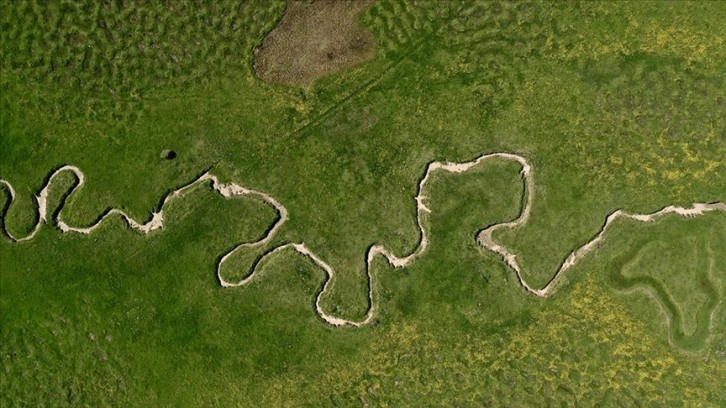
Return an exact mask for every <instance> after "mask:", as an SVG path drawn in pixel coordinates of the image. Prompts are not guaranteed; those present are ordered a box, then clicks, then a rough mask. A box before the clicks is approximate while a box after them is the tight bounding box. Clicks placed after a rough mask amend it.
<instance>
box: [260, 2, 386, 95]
mask: <svg viewBox="0 0 726 408" xmlns="http://www.w3.org/2000/svg"><path fill="white" fill-rule="evenodd" d="M372 3H373V1H372V0H317V1H315V2H313V3H311V4H307V3H306V2H302V1H291V2H290V3H288V5H287V9H286V10H285V15H284V16H283V17H282V20H280V22H279V24H278V25H277V27H275V29H273V30H272V31H270V33H269V34H268V35H267V36H266V37H265V39H264V40H263V41H262V45H261V46H260V48H258V49H257V50H255V63H254V67H255V72H256V73H257V75H258V76H259V77H260V78H262V79H263V80H265V81H270V82H277V83H281V84H285V85H293V86H297V87H300V88H306V89H307V88H309V87H310V85H312V83H313V82H314V81H315V80H316V79H318V78H321V77H323V76H326V75H330V74H333V73H335V72H337V71H340V70H342V69H344V68H347V67H350V66H353V65H355V64H358V63H360V62H362V61H365V60H367V59H369V58H370V57H372V56H373V49H374V43H375V38H374V37H373V34H372V33H371V32H370V31H369V30H368V29H367V28H364V27H362V26H361V25H360V24H359V15H360V13H361V12H362V11H363V10H364V9H365V8H366V7H368V6H370V5H371V4H372Z"/></svg>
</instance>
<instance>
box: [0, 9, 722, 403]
mask: <svg viewBox="0 0 726 408" xmlns="http://www.w3.org/2000/svg"><path fill="white" fill-rule="evenodd" d="M285 8H286V6H285V3H284V2H281V1H279V2H278V1H249V2H245V1H242V2H240V1H217V2H198V1H171V2H163V1H138V2H135V1H121V0H114V1H99V2H90V3H89V2H73V1H67V0H60V1H54V2H41V1H37V2H36V1H2V2H0V69H1V75H0V92H1V94H0V177H1V178H2V179H5V180H8V181H10V182H11V183H13V186H14V187H15V190H16V192H17V200H16V202H15V203H13V205H12V206H9V208H8V205H7V203H8V201H7V200H5V199H3V200H4V201H3V206H2V210H3V217H2V220H3V223H4V226H5V227H6V228H7V229H8V230H9V231H12V233H13V234H16V235H23V233H24V232H29V230H30V229H31V228H32V226H33V225H34V224H35V214H36V212H35V208H34V205H35V204H34V203H35V201H34V200H33V198H32V196H33V194H36V193H38V190H39V189H40V188H41V187H42V186H43V185H44V181H45V180H46V178H47V177H48V175H49V174H50V172H51V171H52V170H53V169H56V168H58V167H59V166H60V165H62V164H66V163H68V164H72V165H75V166H78V167H79V168H81V169H82V170H83V171H84V173H85V174H86V184H85V185H84V187H83V188H82V189H81V190H79V191H78V192H77V193H76V194H74V195H72V196H71V197H70V198H69V200H68V202H67V203H66V207H65V208H64V212H63V214H64V220H65V221H66V222H67V223H68V224H71V225H81V226H82V225H88V224H91V223H92V222H93V221H94V220H96V219H97V217H98V216H99V214H101V213H103V212H104V211H105V210H106V209H107V208H109V207H118V208H121V209H123V210H125V211H126V212H127V213H128V214H129V215H131V216H132V217H133V218H135V219H138V220H146V219H148V217H149V212H150V211H152V210H153V209H155V208H157V206H158V205H159V198H160V197H162V196H163V195H164V194H165V192H167V191H169V190H170V189H172V188H175V187H177V186H180V185H182V184H183V183H185V182H188V181H189V180H192V179H194V177H196V176H197V175H199V174H200V173H201V172H203V171H205V170H206V169H212V170H213V172H214V174H217V175H219V176H220V178H221V179H223V180H224V181H234V182H238V183H240V184H242V185H245V186H248V187H250V188H254V189H257V190H260V191H265V192H267V193H269V194H270V195H271V196H273V197H275V198H276V199H277V200H279V201H280V202H281V203H283V204H284V205H285V207H286V208H287V209H288V210H289V212H290V220H289V222H288V223H286V224H285V227H284V228H283V229H282V230H281V231H280V232H279V234H278V235H277V236H276V238H275V240H274V242H271V243H270V246H273V245H277V244H280V243H281V242H302V241H304V242H305V244H306V245H307V246H309V247H310V248H313V249H314V250H315V251H316V252H317V253H318V254H319V255H320V256H321V257H322V258H323V259H325V260H326V261H327V262H328V263H330V264H331V266H333V267H334V268H335V269H336V271H338V274H337V275H336V279H335V280H334V281H333V282H332V284H331V287H330V290H329V291H328V292H327V294H326V296H325V297H324V298H323V299H322V306H323V308H324V309H325V310H326V311H328V312H329V313H331V314H334V315H336V316H340V317H342V318H347V319H360V318H361V317H362V316H363V315H364V314H365V311H366V309H367V307H368V302H367V298H366V285H367V281H366V277H365V273H364V269H363V268H364V254H365V251H366V249H367V248H368V247H369V246H370V245H371V244H372V243H380V244H383V245H385V246H386V247H388V248H391V249H392V250H393V251H394V252H395V253H397V254H404V253H407V251H410V250H411V249H412V248H413V247H414V246H415V245H416V243H417V241H418V238H419V237H418V231H417V229H416V225H415V212H414V208H415V207H414V206H415V203H414V202H413V200H412V197H413V196H414V195H415V193H416V185H417V183H418V181H419V179H420V177H421V176H422V175H423V172H424V169H425V166H426V164H427V163H428V162H430V161H432V160H449V161H466V160H470V159H472V158H474V157H476V156H478V155H480V154H483V153H487V152H493V151H507V152H512V153H516V154H519V155H522V156H524V157H526V158H527V159H528V160H529V161H530V162H531V163H532V165H533V168H534V172H533V174H534V201H533V207H532V213H531V218H530V220H529V222H528V223H527V224H526V225H524V226H523V227H521V228H518V229H516V230H512V231H505V230H502V231H501V232H500V233H498V234H495V237H494V238H495V239H497V240H498V241H499V242H501V243H502V244H503V245H505V246H507V247H508V248H510V249H511V250H512V252H514V253H516V254H518V258H517V260H518V262H519V264H520V265H521V266H522V269H523V271H524V275H525V278H526V279H527V281H528V282H530V283H531V284H532V285H533V286H536V287H539V286H542V285H544V283H546V282H547V281H548V280H549V279H550V278H551V277H552V275H553V274H554V272H555V271H556V270H557V268H558V266H559V265H560V263H561V262H562V261H563V260H564V258H565V257H566V256H567V255H568V254H569V253H570V252H571V251H572V250H573V249H575V248H577V247H579V246H581V245H583V244H584V243H586V242H587V241H588V240H589V239H591V238H592V237H593V236H594V234H596V233H597V231H598V229H599V228H600V227H602V225H603V222H604V219H605V217H606V216H607V214H609V213H611V212H613V211H614V210H616V209H619V208H622V209H625V210H626V211H628V212H631V213H650V212H653V211H655V210H657V209H659V208H662V207H664V206H666V205H671V204H674V205H680V206H689V205H690V204H692V203H694V202H716V201H725V200H726V193H724V191H726V188H725V186H726V160H724V157H726V115H724V114H723V112H724V101H725V99H726V77H725V76H724V75H723V67H724V66H726V40H724V39H726V25H724V24H723V21H726V6H724V4H723V3H721V2H699V3H692V4H683V3H672V2H663V3H660V2H636V3H624V2H616V3H593V2H582V3H578V2H568V3H540V2H537V3H526V2H517V3H506V2H505V3H500V2H476V1H466V2H458V1H447V2H443V1H442V2H436V1H418V2H414V1H402V0H379V1H376V2H375V3H374V4H373V5H372V6H371V7H369V8H367V9H366V10H364V11H363V12H362V14H361V17H360V22H361V24H362V25H363V26H364V27H366V28H367V29H368V30H370V32H372V33H373V36H374V38H375V42H376V44H375V50H376V51H375V55H374V56H373V58H372V59H370V60H369V61H367V62H365V63H363V64H360V65H356V66H354V67H352V68H350V69H347V70H343V71H340V72H337V73H334V74H331V75H330V76H326V77H323V78H320V79H319V80H317V81H316V82H315V83H313V84H312V85H311V86H310V88H309V89H306V90H300V89H297V88H293V87H286V86H283V85H279V84H273V83H268V82H265V81H262V80H260V79H259V78H258V77H257V76H256V75H255V73H254V70H253V64H254V49H255V48H256V47H257V46H259V45H260V44H262V42H263V39H264V37H265V35H266V33H268V32H269V31H270V30H272V29H273V28H274V27H275V26H276V24H277V22H278V21H279V20H280V19H281V18H282V16H283V13H284V12H285ZM172 152H173V153H174V157H171V153H172ZM518 171H519V169H518V168H517V166H515V165H513V164H511V163H506V162H491V163H487V164H486V165H484V166H482V167H481V168H480V169H477V170H476V171H474V172H471V173H466V174H462V175H450V174H447V175H443V174H442V175H441V177H436V178H435V179H434V180H433V183H432V191H431V192H430V198H429V200H428V203H427V205H428V206H429V207H430V208H431V209H432V214H431V216H430V217H429V218H428V220H427V225H429V227H430V231H431V247H430V248H429V250H428V251H427V252H426V253H425V254H424V256H423V257H422V258H421V259H420V260H419V261H417V262H416V263H414V264H412V265H411V266H410V267H407V268H404V269H398V270H393V269H392V268H390V267H389V266H387V265H385V264H384V262H382V261H381V262H377V263H376V264H375V265H374V274H375V276H377V277H378V279H377V280H376V281H375V282H376V283H375V284H376V290H377V293H378V294H379V295H378V299H377V300H378V303H377V310H378V314H377V316H376V324H374V325H370V326H367V327H363V328H359V329H352V328H343V329H334V328H332V327H329V326H328V325H326V324H325V323H324V322H323V321H322V320H321V319H320V318H319V317H318V316H317V315H316V314H315V312H314V309H313V306H312V305H313V302H314V296H315V294H316V293H317V292H318V291H319V289H320V285H321V284H322V282H323V280H324V275H323V272H322V271H321V270H319V269H318V268H316V267H315V266H314V265H313V264H312V263H311V262H310V261H309V260H307V259H306V258H304V257H301V256H299V255H296V254H295V253H294V252H285V253H282V254H280V255H279V256H276V257H274V258H270V260H269V262H266V263H265V265H263V266H262V267H261V269H260V270H259V273H260V274H259V276H258V277H257V278H258V279H255V280H253V281H252V282H251V284H250V285H248V286H246V287H242V288H236V289H223V288H221V287H220V286H219V284H218V282H217V280H216V277H215V276H214V266H215V262H217V259H216V257H217V256H219V254H221V253H223V252H224V251H226V250H229V248H230V247H231V246H232V245H234V244H235V243H237V242H240V240H254V239H257V238H258V237H259V236H260V234H262V233H263V232H264V231H266V229H267V228H269V225H270V223H271V222H273V221H274V219H275V214H274V213H273V212H272V211H270V210H269V208H268V207H267V206H264V205H261V204H260V203H259V202H257V201H255V200H245V199H240V200H223V199H221V198H220V197H219V196H218V195H215V194H210V192H209V191H207V190H208V188H206V187H204V188H202V187H200V188H198V189H197V190H195V191H193V192H191V193H190V194H189V196H188V197H185V198H184V199H183V200H179V201H176V202H174V203H173V204H170V207H169V209H168V212H167V213H166V214H165V219H166V224H165V227H164V229H163V230H162V231H155V232H152V233H151V234H150V235H148V236H143V235H140V234H138V233H136V232H134V231H132V230H130V229H129V228H127V226H126V225H125V224H124V223H123V222H122V221H121V220H119V219H118V218H112V219H110V220H109V222H108V223H107V224H104V225H103V227H101V228H100V229H99V230H97V231H94V232H93V233H92V234H91V235H89V236H83V235H80V234H70V233H69V234H61V233H60V232H59V231H58V230H57V229H54V228H52V227H50V226H46V227H44V228H42V229H41V230H40V232H39V233H38V235H37V236H36V237H35V238H34V239H33V240H31V241H29V242H25V243H18V244H12V243H10V242H9V241H7V240H3V241H2V242H0V289H1V292H0V358H1V361H2V365H1V368H0V400H1V401H2V405H3V406H23V405H25V406H27V405H31V406H35V405H49V406H63V405H83V406H160V405H161V406H166V405H171V406H301V405H302V406H305V405H308V406H356V405H365V404H367V405H368V406H405V405H409V406H421V405H427V404H429V405H438V406H456V405H459V406H483V405H486V404H490V405H501V406H531V405H547V404H548V403H550V402H552V403H557V404H559V403H564V404H566V405H567V404H569V405H575V404H580V405H593V404H595V403H596V402H602V403H603V405H605V406H612V405H618V404H619V405H632V404H637V403H641V404H643V405H657V406H663V405H676V406H677V405H699V404H702V405H714V406H718V405H723V404H724V402H725V401H726V393H725V392H724V388H723V386H722V383H723V378H726V309H725V308H724V306H723V305H724V300H723V299H724V290H726V286H725V285H726V248H724V244H723V243H724V242H726V238H725V237H724V235H723V231H724V230H725V229H726V226H725V225H724V224H726V215H725V214H724V213H723V212H713V213H710V214H708V215H706V216H703V217H700V218H693V219H690V218H688V219H687V218H682V217H670V216H669V217H664V218H662V219H661V220H659V221H657V222H655V223H653V224H643V223H637V222H630V221H625V220H623V221H618V222H617V223H616V224H615V225H613V228H612V229H611V230H609V231H608V233H607V234H606V237H605V240H604V242H603V244H602V245H600V246H599V247H598V248H597V250H596V251H595V253H593V254H592V256H590V257H588V259H586V260H584V261H583V262H582V263H581V264H579V265H578V266H576V267H575V268H573V269H572V270H569V271H568V272H567V273H568V274H567V276H566V279H565V281H564V282H563V285H562V286H561V287H560V288H559V290H558V292H557V293H555V294H554V295H553V296H552V297H549V298H547V299H537V298H534V297H533V296H529V295H527V294H526V293H525V292H524V291H523V290H522V288H521V287H519V286H518V285H517V281H516V279H515V276H514V274H513V273H512V271H511V270H510V269H508V268H507V267H506V265H505V264H504V262H503V261H502V260H501V259H500V258H499V257H497V256H495V255H494V254H492V253H491V252H489V251H485V250H483V249H482V248H481V247H479V246H478V245H477V244H476V242H475V241H474V236H475V234H476V232H477V231H479V230H480V229H482V228H483V227H485V226H488V225H492V224H494V223H500V222H503V221H508V220H511V219H514V218H515V217H516V216H517V214H518V211H519V209H520V206H521V200H520V197H521V186H522V185H521V179H520V178H519V177H518ZM73 182H74V180H72V177H71V176H70V175H63V177H62V178H59V179H58V181H57V185H54V186H53V188H52V189H51V192H50V197H49V200H50V203H51V204H52V203H56V204H57V203H59V202H60V200H61V199H62V197H60V195H61V194H62V192H63V191H65V190H64V188H65V187H67V186H70V185H71V184H72V183H73ZM4 191H5V189H4ZM3 197H7V194H3ZM261 250H262V248H261ZM257 255H258V254H257V253H247V254H244V256H242V257H240V258H239V259H237V260H236V261H235V262H236V263H235V265H238V268H239V269H238V270H236V271H230V273H231V274H234V273H237V274H238V275H244V274H245V273H246V271H247V268H248V267H249V264H250V263H251V262H252V261H253V260H254V258H255V257H256V256H257Z"/></svg>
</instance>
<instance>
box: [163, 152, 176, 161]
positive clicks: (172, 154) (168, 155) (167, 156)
mask: <svg viewBox="0 0 726 408" xmlns="http://www.w3.org/2000/svg"><path fill="white" fill-rule="evenodd" d="M161 158H162V159H166V160H174V159H176V152H175V151H173V150H164V151H162V152H161Z"/></svg>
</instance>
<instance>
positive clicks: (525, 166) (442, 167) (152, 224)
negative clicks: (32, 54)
mask: <svg viewBox="0 0 726 408" xmlns="http://www.w3.org/2000/svg"><path fill="white" fill-rule="evenodd" d="M489 159H501V160H510V161H516V162H517V163H519V164H520V166H521V167H522V170H521V173H522V176H523V179H524V192H523V194H525V195H526V200H525V204H524V207H523V208H522V211H521V213H520V215H519V217H518V218H517V219H515V220H513V221H508V222H503V223H499V224H495V225H492V226H490V227H489V228H486V229H484V230H482V231H480V232H479V234H478V235H477V242H478V243H479V244H480V245H481V246H483V247H484V248H486V249H488V250H490V251H492V252H495V253H497V254H499V255H501V256H502V257H503V258H504V261H505V262H506V263H507V265H508V266H509V267H510V268H511V269H512V270H513V271H514V272H515V274H516V276H517V280H518V281H519V283H520V285H522V287H523V288H524V289H525V290H526V291H527V292H529V293H531V294H533V295H535V296H538V297H545V296H548V295H551V294H552V293H553V292H554V290H555V286H556V284H557V283H558V281H559V280H560V279H561V277H562V276H563V274H564V272H565V271H566V270H568V269H570V268H571V267H573V266H574V265H576V264H577V263H578V262H579V261H580V260H581V259H582V258H584V257H586V256H587V254H589V253H590V252H591V251H592V250H593V249H594V248H595V247H596V246H597V245H598V244H599V242H600V241H601V240H602V239H603V237H604V234H605V232H606V231H607V229H608V228H609V227H610V225H612V223H613V222H614V221H615V220H617V219H618V218H628V219H632V220H635V221H640V222H651V221H654V220H656V219H658V218H661V217H663V216H665V215H668V214H674V215H679V216H682V217H695V216H699V215H703V214H705V213H707V212H710V211H724V212H726V203H724V202H716V203H695V204H693V206H692V207H690V208H684V207H675V206H668V207H665V208H663V209H661V210H659V211H656V212H653V213H650V214H629V213H627V212H625V211H622V210H617V211H614V212H613V213H611V214H610V215H608V216H607V218H606V219H605V224H604V225H603V226H602V228H600V230H599V231H598V232H597V234H596V235H595V236H594V237H593V238H592V239H591V240H590V241H588V242H587V243H585V244H584V245H582V246H581V247H579V248H577V249H576V250H574V251H572V253H570V254H569V255H568V256H567V258H566V259H565V260H564V262H563V263H562V264H561V265H560V266H559V268H558V269H557V272H556V273H555V274H554V276H553V277H552V279H550V281H549V282H548V283H547V284H546V285H545V286H544V287H542V288H540V289H536V288H533V287H531V286H530V285H529V284H528V283H527V282H526V281H525V279H524V278H523V277H522V271H521V269H520V267H519V265H518V264H517V261H516V255H515V254H513V253H511V252H510V251H509V250H508V249H507V248H505V247H504V246H501V245H499V244H497V243H496V242H495V241H494V240H493V239H492V234H493V233H494V231H496V230H499V229H502V228H504V229H513V228H517V227H519V226H521V225H524V224H525V223H526V222H527V220H528V219H529V216H530V211H531V208H532V200H533V189H532V185H533V177H532V167H531V165H530V164H529V163H528V162H527V160H526V159H525V158H524V157H522V156H519V155H516V154H511V153H491V154H485V155H482V156H479V157H477V158H476V159H474V160H472V161H468V162H463V163H450V162H431V163H429V164H428V166H427V167H426V172H425V174H424V176H423V178H422V179H421V180H420V181H419V184H418V191H417V193H416V196H415V197H414V200H415V202H416V224H417V227H418V230H419V233H420V239H419V242H418V244H417V245H416V247H415V248H414V249H413V250H412V251H411V252H410V253H409V254H408V255H403V256H398V255H395V254H393V253H392V252H391V251H390V250H388V249H386V248H385V247H384V246H382V245H379V244H374V245H372V246H371V247H370V249H369V250H368V253H367V254H366V274H367V278H368V304H369V308H368V311H367V312H366V315H365V317H364V319H363V320H360V321H352V320H346V319H342V318H339V317H335V316H331V315H328V314H327V313H325V311H324V310H323V308H322V307H321V305H320V301H321V299H322V297H323V295H324V294H325V293H326V291H327V290H328V286H329V284H330V282H331V281H332V280H333V279H334V277H335V271H334V270H333V268H332V267H331V266H330V265H328V264H327V263H326V262H325V261H324V260H323V259H321V258H320V257H319V256H318V255H316V254H315V253H314V252H313V251H312V250H310V248H308V247H307V246H306V245H305V243H303V242H301V243H285V244H281V245H279V246H277V247H273V248H272V249H270V250H268V251H267V252H266V253H265V254H264V255H263V256H262V257H261V258H260V259H258V260H257V262H255V264H254V265H253V266H252V269H251V270H250V272H249V274H248V275H247V276H246V277H245V278H243V279H242V280H239V281H237V282H229V281H227V280H225V279H224V277H223V276H222V272H221V271H222V266H223V265H224V263H225V262H226V261H227V260H228V259H229V258H230V257H232V256H233V255H234V254H235V253H236V252H238V251H240V250H243V249H245V248H255V247H263V246H265V245H266V244H268V243H269V242H270V240H272V238H273V237H274V236H275V234H276V233H277V232H278V230H279V229H280V228H281V227H282V225H283V224H284V223H285V222H286V221H287V219H288V212H287V209H286V208H285V207H284V206H283V205H282V204H281V203H280V202H278V201H277V200H276V199H275V198H273V197H271V196H270V195H268V194H266V193H263V192H260V191H256V190H251V189H248V188H245V187H242V186H240V185H238V184H234V183H230V184H224V183H221V182H220V181H219V180H218V179H217V177H216V176H214V175H212V174H210V173H209V172H207V173H204V174H202V175H201V176H199V177H197V178H196V179H194V180H192V181H190V182H189V183H187V184H185V185H183V186H182V187H179V188H177V189H176V190H174V191H172V192H170V193H168V194H167V195H166V196H165V197H164V199H163V200H162V202H161V203H162V204H161V206H160V208H159V209H158V210H156V211H153V212H152V213H151V218H150V219H149V220H148V221H146V222H144V223H140V222H137V221H135V220H134V219H132V218H131V217H129V216H128V214H126V213H125V212H123V211H122V210H119V209H116V208H113V209H111V210H109V211H107V212H106V213H104V214H103V215H102V216H101V217H100V218H99V219H98V221H96V222H95V223H94V224H92V225H90V226H87V227H72V226H69V225H68V224H66V223H65V222H63V220H62V219H61V213H62V207H63V206H64V205H65V201H64V202H61V203H60V206H61V210H59V211H58V213H57V216H56V218H55V219H54V220H50V222H51V223H54V224H55V225H56V226H57V227H58V228H59V229H60V230H61V231H62V232H64V233H66V232H76V233H81V234H90V233H91V232H93V231H94V230H95V229H96V228H98V227H100V225H101V224H102V223H103V221H104V220H105V219H106V218H108V217H109V216H112V215H118V216H120V217H121V218H123V219H124V220H125V221H126V222H127V223H128V224H129V226H130V227H131V228H133V229H135V230H137V231H139V232H140V233H142V234H148V233H150V232H151V231H155V230H158V229H162V228H163V226H164V207H165V206H166V205H167V204H168V203H169V202H170V201H172V200H175V199H177V198H180V197H182V196H184V194H186V193H187V192H188V191H190V190H191V189H193V188H194V187H196V186H198V185H201V184H203V183H210V184H211V187H212V189H214V191H216V192H217V193H218V194H220V195H221V196H223V197H225V198H233V197H242V196H249V197H254V198H257V199H259V200H261V201H263V202H265V203H267V204H268V205H270V206H271V207H273V208H274V209H275V210H276V211H277V213H278V218H277V220H275V221H274V224H273V225H272V227H271V228H269V229H268V231H267V233H266V234H265V236H264V237H262V238H261V239H259V240H257V241H253V242H244V243H240V244H237V245H236V246H235V247H234V248H232V249H231V250H230V251H229V252H227V253H225V254H223V255H222V257H221V258H220V259H219V261H218V262H217V265H216V268H215V269H216V274H217V278H218V279H219V283H220V285H221V286H222V287H225V288H227V287H236V286H242V285H245V284H247V283H248V282H250V281H251V280H252V279H253V278H254V277H255V275H256V272H257V270H258V266H259V265H260V264H261V263H262V262H263V261H264V260H265V259H267V258H269V257H271V256H274V255H275V254H277V253H278V252H281V251H284V250H287V249H290V250H293V251H296V252H298V253H299V254H301V255H304V256H306V257H307V258H308V259H310V260H311V261H313V262H314V263H315V264H316V265H317V266H318V267H320V268H321V269H322V270H323V271H325V273H326V279H325V282H324V283H323V286H322V288H321V289H320V291H319V292H318V294H317V296H316V299H315V309H316V312H317V313H318V315H320V317H321V318H322V319H323V320H325V321H326V322H327V323H329V324H331V325H333V326H355V327H359V326H363V325H366V324H368V323H370V322H371V321H372V320H373V317H374V315H375V311H376V306H375V302H374V299H373V290H374V289H373V288H374V285H373V277H372V275H371V265H372V263H373V261H374V260H375V259H376V257H378V256H382V257H383V258H385V259H386V261H387V262H388V263H389V264H390V265H391V266H393V267H395V268H403V267H405V266H407V265H409V264H411V263H412V262H413V261H414V260H416V259H417V258H418V257H419V256H420V255H422V254H423V253H424V252H425V251H426V248H428V245H429V238H428V235H427V232H426V228H425V226H424V222H423V214H424V213H430V212H431V210H430V209H429V208H428V207H427V206H426V203H425V201H426V199H427V197H426V195H425V190H426V184H427V182H428V180H429V177H430V176H431V174H432V173H433V172H434V171H446V172H450V173H463V172H466V171H469V170H470V169H472V168H473V167H476V166H478V165H479V164H481V163H483V162H484V161H486V160H489ZM63 172H71V173H73V174H74V175H75V177H76V179H77V180H78V182H77V183H76V184H75V185H74V186H73V187H72V188H71V189H70V191H69V192H68V194H67V195H66V197H69V196H70V195H71V194H73V193H74V192H75V191H76V190H78V189H79V188H81V187H82V186H83V184H84V183H85V176H84V174H83V172H82V171H81V170H80V169H79V168H78V167H75V166H63V167H61V168H59V169H57V170H56V171H55V172H53V174H51V176H50V177H49V178H48V181H47V182H46V184H45V186H44V187H43V188H42V189H41V190H40V192H39V193H38V195H36V196H35V200H36V202H37V207H38V221H37V223H36V225H35V226H34V227H33V230H32V232H31V233H30V234H28V235H26V236H24V237H16V236H14V235H13V234H12V233H10V232H9V231H8V230H7V228H6V227H5V224H4V222H3V228H4V233H5V235H7V236H8V237H9V238H10V240H11V241H13V242H21V241H27V240H30V239H32V238H33V237H34V236H35V234H36V233H37V232H38V231H39V230H40V228H41V226H42V225H43V224H46V223H48V222H49V220H48V203H47V200H48V193H49V188H50V186H51V184H52V182H53V180H54V179H55V177H56V176H58V174H60V173H63ZM0 184H2V185H4V186H6V188H7V190H8V191H9V193H10V203H9V204H8V208H9V206H10V205H12V203H13V201H14V200H15V196H16V193H15V190H14V189H13V186H12V185H11V184H10V183H9V182H7V181H6V180H2V179H0ZM3 221H4V220H3Z"/></svg>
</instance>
